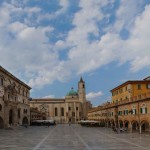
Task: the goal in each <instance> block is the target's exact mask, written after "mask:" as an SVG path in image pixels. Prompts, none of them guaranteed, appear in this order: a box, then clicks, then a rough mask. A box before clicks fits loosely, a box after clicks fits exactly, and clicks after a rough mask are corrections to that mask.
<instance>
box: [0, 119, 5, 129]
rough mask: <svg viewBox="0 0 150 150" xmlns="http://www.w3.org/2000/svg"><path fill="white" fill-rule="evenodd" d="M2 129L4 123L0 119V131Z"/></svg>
mask: <svg viewBox="0 0 150 150" xmlns="http://www.w3.org/2000/svg"><path fill="white" fill-rule="evenodd" d="M3 128H4V122H3V119H2V118H1V117H0V129H3Z"/></svg>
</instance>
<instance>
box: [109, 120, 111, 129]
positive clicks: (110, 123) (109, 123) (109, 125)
mask: <svg viewBox="0 0 150 150" xmlns="http://www.w3.org/2000/svg"><path fill="white" fill-rule="evenodd" d="M108 127H109V128H110V127H111V120H108Z"/></svg>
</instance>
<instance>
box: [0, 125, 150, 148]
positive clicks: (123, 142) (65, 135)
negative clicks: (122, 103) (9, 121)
mask: <svg viewBox="0 0 150 150" xmlns="http://www.w3.org/2000/svg"><path fill="white" fill-rule="evenodd" d="M149 149H150V135H148V134H142V135H139V134H138V133H133V134H131V133H120V134H116V133H114V132H113V131H112V130H111V129H107V128H96V127H92V128H89V127H82V126H80V125H71V126H69V125H67V124H66V125H57V126H50V127H49V128H48V127H28V128H24V127H17V128H15V129H13V130H0V150H149Z"/></svg>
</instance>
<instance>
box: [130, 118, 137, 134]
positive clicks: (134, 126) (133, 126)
mask: <svg viewBox="0 0 150 150" xmlns="http://www.w3.org/2000/svg"><path fill="white" fill-rule="evenodd" d="M131 124H132V132H136V131H139V123H138V121H136V120H133V121H132V122H131Z"/></svg>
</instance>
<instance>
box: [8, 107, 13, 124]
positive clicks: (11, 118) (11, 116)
mask: <svg viewBox="0 0 150 150" xmlns="http://www.w3.org/2000/svg"><path fill="white" fill-rule="evenodd" d="M9 124H10V125H12V124H13V110H12V109H10V110H9Z"/></svg>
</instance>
